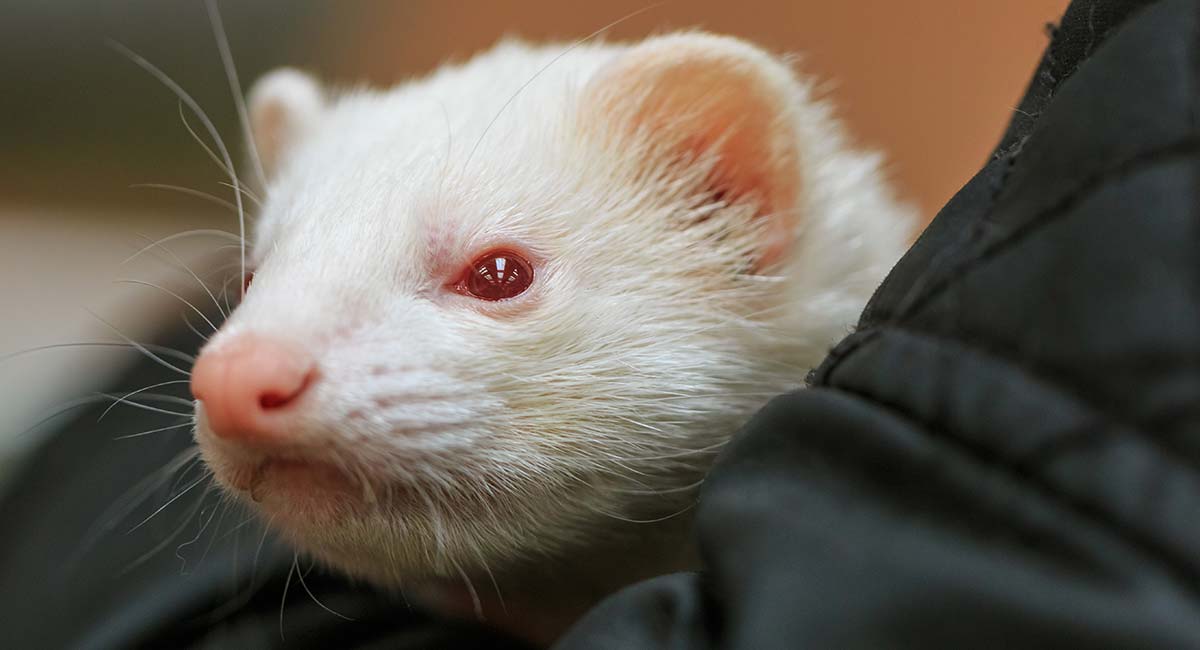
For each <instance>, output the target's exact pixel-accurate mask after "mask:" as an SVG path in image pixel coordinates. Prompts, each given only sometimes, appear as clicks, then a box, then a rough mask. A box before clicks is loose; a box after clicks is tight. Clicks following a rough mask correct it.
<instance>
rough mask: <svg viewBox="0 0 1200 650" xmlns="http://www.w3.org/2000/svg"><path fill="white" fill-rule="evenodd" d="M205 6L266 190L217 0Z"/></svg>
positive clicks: (243, 133)
mask: <svg viewBox="0 0 1200 650" xmlns="http://www.w3.org/2000/svg"><path fill="white" fill-rule="evenodd" d="M204 4H205V6H206V7H207V8H208V19H209V22H211V23H212V30H213V36H214V37H215V38H216V39H217V50H218V51H219V52H220V53H221V64H222V65H223V66H224V68H225V79H226V80H227V81H228V82H229V92H230V93H231V94H232V95H233V104H234V107H235V108H237V114H238V121H239V122H241V125H242V137H244V138H245V139H246V147H247V148H248V149H249V150H250V159H251V160H252V161H253V162H254V172H255V173H256V174H258V182H259V183H261V184H262V186H263V187H264V188H265V187H266V186H267V175H266V173H265V172H264V171H263V166H262V159H261V158H260V157H259V155H258V147H257V146H255V144H254V132H253V131H252V130H251V128H250V116H249V115H248V114H247V112H246V100H245V98H243V97H242V85H241V84H240V83H238V75H237V66H235V65H234V64H233V52H232V51H231V50H230V49H229V38H228V37H227V36H226V34H225V28H224V27H223V26H222V23H221V12H220V11H219V10H218V9H217V3H216V1H215V0H207V1H206V2H205V3H204Z"/></svg>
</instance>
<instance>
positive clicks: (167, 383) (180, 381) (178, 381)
mask: <svg viewBox="0 0 1200 650" xmlns="http://www.w3.org/2000/svg"><path fill="white" fill-rule="evenodd" d="M186 383H188V380H186V379H173V380H171V381H164V382H159V383H157V384H151V385H149V386H146V387H145V388H139V389H137V390H135V391H133V392H130V393H125V394H124V395H122V396H121V397H120V398H119V399H117V400H115V401H113V403H112V404H109V405H108V408H106V409H104V412H103V413H101V414H100V417H98V418H96V421H97V422H99V421H100V420H103V419H104V416H106V415H108V412H109V411H111V410H113V409H114V408H116V406H117V405H118V404H120V403H121V402H123V401H125V400H126V399H128V398H130V397H133V396H134V395H137V394H138V393H144V392H146V391H148V390H151V389H154V388H159V387H162V386H172V385H175V384H186Z"/></svg>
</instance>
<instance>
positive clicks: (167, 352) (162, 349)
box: [0, 341, 196, 363]
mask: <svg viewBox="0 0 1200 650" xmlns="http://www.w3.org/2000/svg"><path fill="white" fill-rule="evenodd" d="M141 345H142V346H143V347H145V348H146V349H148V350H154V351H155V352H158V353H159V354H161V355H163V356H169V357H174V358H176V359H179V360H180V361H186V362H187V363H195V361H196V358H195V357H193V356H192V355H190V354H188V353H186V352H181V351H179V350H176V349H175V348H168V347H166V346H163V345H155V344H153V343H142V344H141ZM79 347H99V348H109V347H112V348H126V349H137V346H136V345H133V344H131V343H122V342H118V341H80V342H77V343H51V344H49V345H39V346H36V347H32V348H26V349H24V350H18V351H16V352H10V353H8V354H5V355H0V363H4V362H5V361H8V360H9V359H15V358H17V357H21V356H24V355H26V354H33V353H34V352H45V351H47V350H56V349H59V348H79ZM139 351H140V350H139Z"/></svg>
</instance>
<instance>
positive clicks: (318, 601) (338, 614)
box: [296, 571, 354, 621]
mask: <svg viewBox="0 0 1200 650" xmlns="http://www.w3.org/2000/svg"><path fill="white" fill-rule="evenodd" d="M296 576H297V577H298V578H300V586H301V587H304V592H305V593H307V594H308V597H309V598H311V599H312V601H313V602H314V603H316V604H317V606H318V607H320V608H321V609H323V610H325V611H327V612H329V613H330V614H333V615H334V616H336V617H338V618H340V619H342V620H345V621H353V620H354V619H353V618H350V617H349V616H346V615H345V614H343V613H341V612H338V611H334V610H333V609H331V608H329V607H328V606H326V605H325V603H323V602H321V599H319V598H317V595H316V594H314V593H313V592H312V590H311V589H309V588H308V583H307V582H305V581H304V572H303V571H301V572H299V573H297V574H296Z"/></svg>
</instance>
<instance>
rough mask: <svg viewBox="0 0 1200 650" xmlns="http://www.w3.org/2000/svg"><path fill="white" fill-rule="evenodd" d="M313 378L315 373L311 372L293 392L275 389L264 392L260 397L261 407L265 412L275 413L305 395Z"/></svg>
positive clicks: (259, 403)
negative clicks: (274, 411)
mask: <svg viewBox="0 0 1200 650" xmlns="http://www.w3.org/2000/svg"><path fill="white" fill-rule="evenodd" d="M312 378H313V373H312V371H309V372H308V373H306V374H305V375H304V377H303V378H301V380H300V382H299V383H298V384H296V387H295V388H293V389H291V390H287V389H284V390H280V389H278V388H274V389H269V390H266V391H264V392H263V393H262V394H261V395H259V397H258V405H259V407H260V408H262V410H264V411H273V410H277V409H280V408H283V407H285V406H287V405H288V404H291V403H292V402H294V401H295V400H296V398H298V397H300V395H302V394H304V391H305V390H307V389H308V385H309V384H311V383H312Z"/></svg>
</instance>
